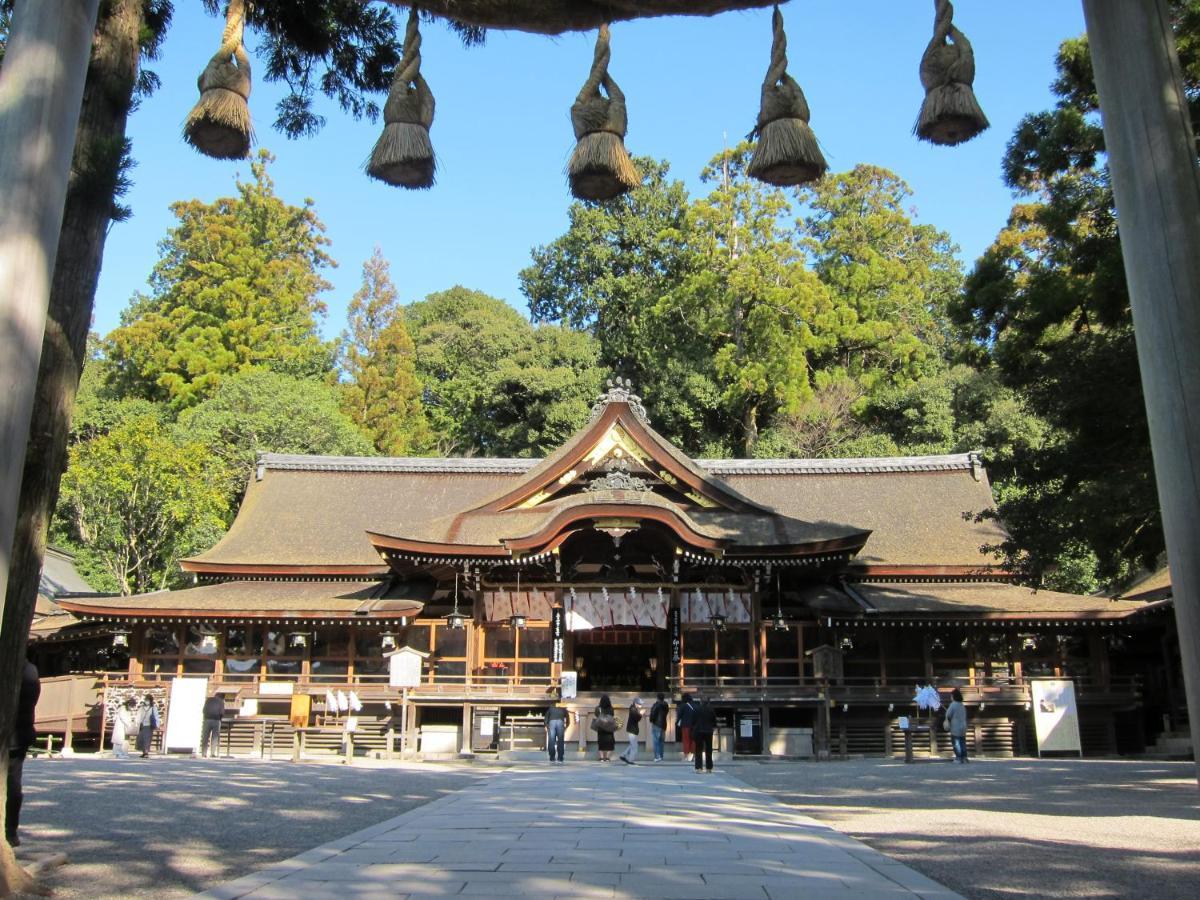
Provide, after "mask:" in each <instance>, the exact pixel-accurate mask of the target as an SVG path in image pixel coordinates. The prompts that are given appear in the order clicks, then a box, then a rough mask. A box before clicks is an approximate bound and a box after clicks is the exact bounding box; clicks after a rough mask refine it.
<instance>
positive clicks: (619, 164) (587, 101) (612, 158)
mask: <svg viewBox="0 0 1200 900" xmlns="http://www.w3.org/2000/svg"><path fill="white" fill-rule="evenodd" d="M610 55H611V53H610V51H609V33H608V26H607V25H601V26H600V33H599V34H598V35H597V36H596V50H595V53H594V55H593V57H592V71H591V72H590V73H589V75H588V79H587V81H585V82H584V84H583V87H582V88H580V90H579V96H577V97H576V98H575V102H574V103H573V104H572V105H571V125H572V127H573V128H574V129H575V141H576V143H575V150H574V152H573V153H572V154H571V159H570V161H569V162H568V163H567V181H568V182H569V183H570V185H571V193H572V194H573V195H574V196H576V197H578V198H579V199H580V200H612V199H613V198H614V197H619V196H621V195H622V194H624V193H626V192H627V191H629V190H631V189H632V188H634V187H636V186H637V184H638V182H639V181H641V176H640V175H639V174H638V170H637V168H636V167H635V166H634V164H633V160H631V159H630V158H629V151H628V150H626V149H625V132H626V130H627V128H628V117H627V115H626V112H625V95H624V94H623V93H622V92H621V89H620V88H619V87H617V83H616V82H615V81H613V80H612V77H611V76H610V75H609V74H608V60H609V57H610ZM601 87H603V88H604V94H601V93H600V88H601ZM605 94H607V96H605Z"/></svg>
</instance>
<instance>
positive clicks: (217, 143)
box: [183, 0, 254, 159]
mask: <svg viewBox="0 0 1200 900" xmlns="http://www.w3.org/2000/svg"><path fill="white" fill-rule="evenodd" d="M245 25H246V7H245V0H229V5H228V6H227V7H226V8H225V31H224V33H223V34H222V36H221V49H220V50H218V51H217V53H216V55H215V56H214V57H213V58H212V59H210V60H209V61H208V65H207V66H205V67H204V71H203V72H202V73H201V74H200V78H199V80H198V82H197V85H198V86H199V88H200V99H199V100H198V101H196V105H195V106H194V107H193V108H192V111H191V112H190V113H189V114H188V117H187V121H186V122H184V125H183V139H184V140H185V141H187V142H188V143H189V144H191V145H192V146H193V147H195V148H196V149H197V150H199V151H200V152H201V153H203V154H204V155H205V156H211V157H213V158H215V159H244V158H245V157H247V156H249V155H250V143H251V141H252V140H253V138H254V132H253V130H252V129H251V126H250V105H249V103H248V102H247V101H249V99H250V58H249V57H248V56H247V55H246V47H245V45H244V44H243V43H242V32H243V30H244V28H245Z"/></svg>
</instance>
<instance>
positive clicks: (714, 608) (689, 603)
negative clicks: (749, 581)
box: [680, 589, 753, 625]
mask: <svg viewBox="0 0 1200 900" xmlns="http://www.w3.org/2000/svg"><path fill="white" fill-rule="evenodd" d="M752 597H753V594H751V593H750V592H748V591H701V590H699V589H696V590H693V591H689V592H685V593H683V594H682V595H681V596H680V606H681V607H682V610H683V621H684V622H685V623H686V624H689V625H707V624H708V622H709V621H710V620H711V619H712V617H713V616H716V615H721V616H724V617H725V621H726V622H728V623H730V624H731V625H732V624H735V623H745V622H749V621H750V610H751V609H752V602H751V600H752Z"/></svg>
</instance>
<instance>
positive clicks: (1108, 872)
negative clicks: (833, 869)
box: [728, 759, 1200, 900]
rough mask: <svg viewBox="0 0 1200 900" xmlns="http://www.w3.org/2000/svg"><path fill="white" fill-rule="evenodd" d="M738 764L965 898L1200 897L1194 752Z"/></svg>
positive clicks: (738, 770) (799, 805) (742, 771)
mask: <svg viewBox="0 0 1200 900" xmlns="http://www.w3.org/2000/svg"><path fill="white" fill-rule="evenodd" d="M728 771H729V772H730V774H733V775H735V776H736V777H738V778H740V779H741V780H742V781H744V782H746V783H747V784H749V785H751V786H753V787H757V788H760V789H761V790H763V791H766V792H767V793H769V794H772V795H774V796H775V797H777V798H778V799H780V800H782V801H784V802H785V803H787V804H789V805H791V806H793V807H795V808H796V809H798V810H799V811H801V812H803V813H805V814H807V815H810V816H812V817H813V818H815V819H818V820H820V821H822V822H825V823H827V824H829V825H831V826H833V827H834V828H837V829H838V830H839V831H842V832H844V833H846V834H849V835H851V836H853V837H856V838H858V839H860V840H862V841H863V842H864V843H866V844H868V845H870V846H871V847H874V848H875V849H877V850H879V851H880V852H882V853H885V854H887V855H888V856H891V857H894V858H895V859H897V860H899V861H901V862H903V863H905V864H907V865H910V866H912V867H913V868H914V869H917V870H918V871H920V872H922V873H924V874H925V875H928V876H929V877H930V878H933V879H935V880H937V881H939V882H941V883H942V884H944V885H946V886H947V887H949V888H951V889H953V890H955V891H958V892H959V893H961V894H963V895H964V896H967V897H971V898H981V900H982V898H1012V897H1013V896H1015V895H1022V896H1029V897H1137V898H1139V900H1160V898H1161V900H1176V898H1178V900H1184V898H1186V900H1195V898H1197V897H1200V790H1198V789H1197V784H1196V766H1195V765H1194V764H1192V763H1175V762H1138V761H1129V760H1074V759H1073V760H1061V759H1059V760H1036V759H1015V760H991V759H984V760H972V762H971V763H970V764H968V765H966V766H958V765H953V764H952V763H950V762H949V761H948V760H947V761H945V762H941V761H928V762H918V763H915V764H913V765H907V766H906V765H904V763H902V762H892V761H889V760H850V761H845V762H829V763H797V764H794V765H785V764H766V765H737V764H734V765H733V766H730V767H729V768H728Z"/></svg>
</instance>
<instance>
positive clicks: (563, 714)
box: [546, 695, 571, 763]
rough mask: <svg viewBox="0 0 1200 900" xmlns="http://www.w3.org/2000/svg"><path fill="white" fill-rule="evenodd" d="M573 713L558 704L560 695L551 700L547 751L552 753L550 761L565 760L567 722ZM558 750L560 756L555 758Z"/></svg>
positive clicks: (547, 714) (547, 711) (547, 719)
mask: <svg viewBox="0 0 1200 900" xmlns="http://www.w3.org/2000/svg"><path fill="white" fill-rule="evenodd" d="M570 716H571V714H570V713H569V712H567V710H565V709H563V708H562V707H561V706H559V705H558V696H557V695H555V697H554V699H552V700H551V701H550V706H549V707H547V708H546V752H547V753H549V754H550V762H560V763H561V762H562V761H563V749H564V747H565V746H566V736H567V722H568V721H570ZM556 752H557V754H558V758H557V759H555V758H554V757H555V753H556Z"/></svg>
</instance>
